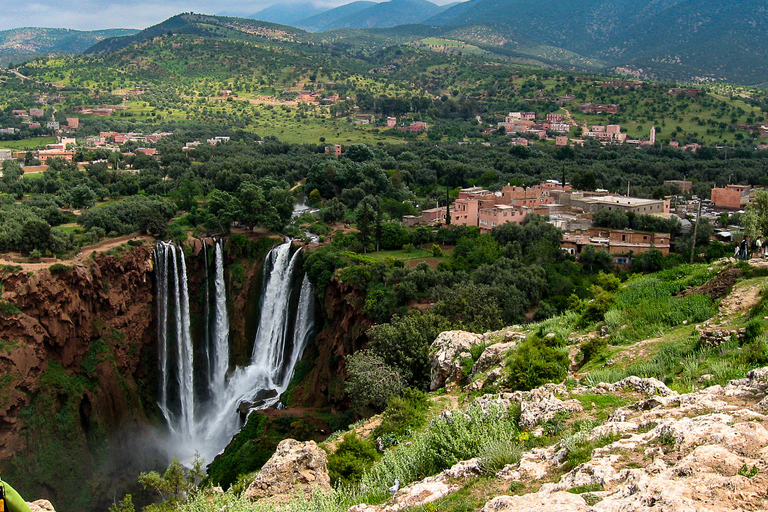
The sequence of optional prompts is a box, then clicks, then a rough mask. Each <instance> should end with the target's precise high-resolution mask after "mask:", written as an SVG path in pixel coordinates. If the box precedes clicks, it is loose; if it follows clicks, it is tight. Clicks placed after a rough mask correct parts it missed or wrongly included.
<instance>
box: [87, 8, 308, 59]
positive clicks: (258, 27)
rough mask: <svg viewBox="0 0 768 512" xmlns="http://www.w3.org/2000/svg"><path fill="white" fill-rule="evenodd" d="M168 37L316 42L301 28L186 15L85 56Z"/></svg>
mask: <svg viewBox="0 0 768 512" xmlns="http://www.w3.org/2000/svg"><path fill="white" fill-rule="evenodd" d="M168 34H189V35H194V36H199V37H206V38H232V39H257V38H259V39H272V40H278V41H295V42H314V41H315V40H316V38H315V37H314V36H313V35H312V34H309V33H308V32H305V31H303V30H301V29H298V28H293V27H289V26H286V25H278V24H275V23H269V22H266V21H258V20H250V19H245V18H230V17H226V16H208V15H205V14H195V13H184V14H179V15H176V16H174V17H172V18H168V19H167V20H165V21H164V22H162V23H158V24H157V25H153V26H151V27H149V28H146V29H144V30H142V31H141V32H138V33H137V34H135V35H132V36H127V37H114V38H110V39H105V40H104V41H101V42H99V43H97V44H95V45H93V46H92V47H91V48H89V49H88V50H86V51H85V52H84V53H85V54H97V53H110V52H115V51H118V50H121V49H123V48H126V47H128V46H130V45H131V44H135V43H141V42H143V41H147V40H151V39H153V38H155V37H159V36H163V35H168Z"/></svg>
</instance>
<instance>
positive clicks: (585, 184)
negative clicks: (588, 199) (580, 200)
mask: <svg viewBox="0 0 768 512" xmlns="http://www.w3.org/2000/svg"><path fill="white" fill-rule="evenodd" d="M571 184H572V185H573V188H574V189H576V190H595V189H596V188H597V178H595V173H593V172H592V171H587V172H585V173H581V174H576V175H574V176H573V178H572V180H571Z"/></svg>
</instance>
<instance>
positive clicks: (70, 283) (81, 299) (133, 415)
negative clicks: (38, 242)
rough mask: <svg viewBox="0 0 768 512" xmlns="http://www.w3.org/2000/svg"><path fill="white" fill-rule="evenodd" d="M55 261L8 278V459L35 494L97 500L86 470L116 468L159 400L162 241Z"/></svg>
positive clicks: (3, 426) (3, 394)
mask: <svg viewBox="0 0 768 512" xmlns="http://www.w3.org/2000/svg"><path fill="white" fill-rule="evenodd" d="M118 251H119V250H118ZM51 270H53V273H52V272H51ZM51 270H41V271H38V272H36V273H30V274H27V273H23V272H16V273H13V274H7V273H6V274H5V275H3V276H2V278H0V279H1V280H2V285H3V293H2V303H0V380H2V384H3V385H2V391H0V464H1V465H2V466H0V467H2V469H3V477H6V478H8V479H9V480H10V479H11V478H16V481H14V486H16V487H17V488H19V489H20V491H22V492H26V493H27V494H28V495H30V496H35V497H40V498H48V499H50V500H51V501H53V502H54V504H56V505H57V507H59V508H61V507H62V505H63V504H64V503H66V504H67V506H68V507H72V506H74V505H78V506H82V507H86V508H87V507H89V505H93V503H89V496H87V494H89V493H90V494H97V493H98V492H94V491H95V490H96V489H94V488H93V486H91V489H90V490H89V489H87V488H86V486H85V485H84V483H83V481H82V479H86V480H88V479H90V478H91V477H93V476H94V475H95V474H96V473H102V474H103V476H107V474H108V473H109V472H110V471H112V470H113V469H114V468H113V464H111V463H110V459H111V460H112V462H113V463H116V462H117V460H118V459H120V458H121V456H123V455H124V452H125V451H129V450H131V448H130V447H129V446H127V445H124V446H121V443H122V442H123V441H125V442H127V439H128V438H129V437H131V436H128V435H126V431H127V430H128V431H134V432H138V431H141V430H142V429H143V428H145V427H146V425H147V424H148V421H147V417H146V412H145V410H146V407H145V406H149V407H148V408H149V409H150V410H151V409H152V407H153V405H152V404H153V403H154V402H153V399H152V396H153V392H152V390H151V388H152V385H151V381H152V369H153V368H154V366H153V364H154V358H155V356H154V353H153V350H154V347H153V346H152V341H153V338H154V331H155V326H154V309H153V305H152V304H153V288H154V286H153V282H152V273H151V270H152V250H151V248H150V247H147V246H142V247H135V248H130V249H128V250H124V251H123V252H122V254H120V255H116V254H108V253H101V254H97V255H96V256H95V258H94V259H92V260H91V261H89V262H88V263H87V264H85V265H83V264H78V265H76V266H73V267H64V266H54V267H52V269H51ZM140 384H141V385H140ZM142 393H144V396H142ZM121 440H122V441H121ZM123 444H124V443H123ZM120 452H123V453H122V454H121V453H120ZM133 478H135V474H134V477H133ZM94 485H95V486H96V487H98V485H99V484H94ZM103 485H107V483H106V482H104V483H103ZM91 499H92V496H91ZM57 502H58V503H57Z"/></svg>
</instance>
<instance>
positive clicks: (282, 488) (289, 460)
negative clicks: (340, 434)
mask: <svg viewBox="0 0 768 512" xmlns="http://www.w3.org/2000/svg"><path fill="white" fill-rule="evenodd" d="M330 490H331V480H330V478H329V476H328V457H327V456H326V454H325V451H323V450H322V449H321V448H319V447H318V446H317V444H315V442H314V441H306V442H300V441H296V440H295V439H284V440H282V441H280V444H278V445H277V450H275V453H274V454H273V455H272V457H270V459H269V460H268V461H267V462H266V464H264V466H263V467H262V468H261V471H259V472H258V473H257V474H256V478H254V480H253V482H251V485H249V486H248V489H247V490H246V491H245V496H246V497H247V498H250V499H254V500H258V499H262V498H269V499H270V501H274V502H279V503H282V502H286V501H288V500H289V499H290V498H291V497H293V496H294V495H296V494H299V493H303V494H304V495H305V496H307V497H309V496H311V495H312V493H313V492H318V491H319V492H323V493H325V492H329V491H330Z"/></svg>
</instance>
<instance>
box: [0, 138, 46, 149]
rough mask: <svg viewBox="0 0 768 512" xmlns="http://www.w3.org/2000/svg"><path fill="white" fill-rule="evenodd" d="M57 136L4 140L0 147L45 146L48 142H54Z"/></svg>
mask: <svg viewBox="0 0 768 512" xmlns="http://www.w3.org/2000/svg"><path fill="white" fill-rule="evenodd" d="M55 142H56V137H33V138H31V139H22V140H4V141H0V148H2V149H35V148H36V147H38V146H45V145H46V144H54V143H55Z"/></svg>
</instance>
